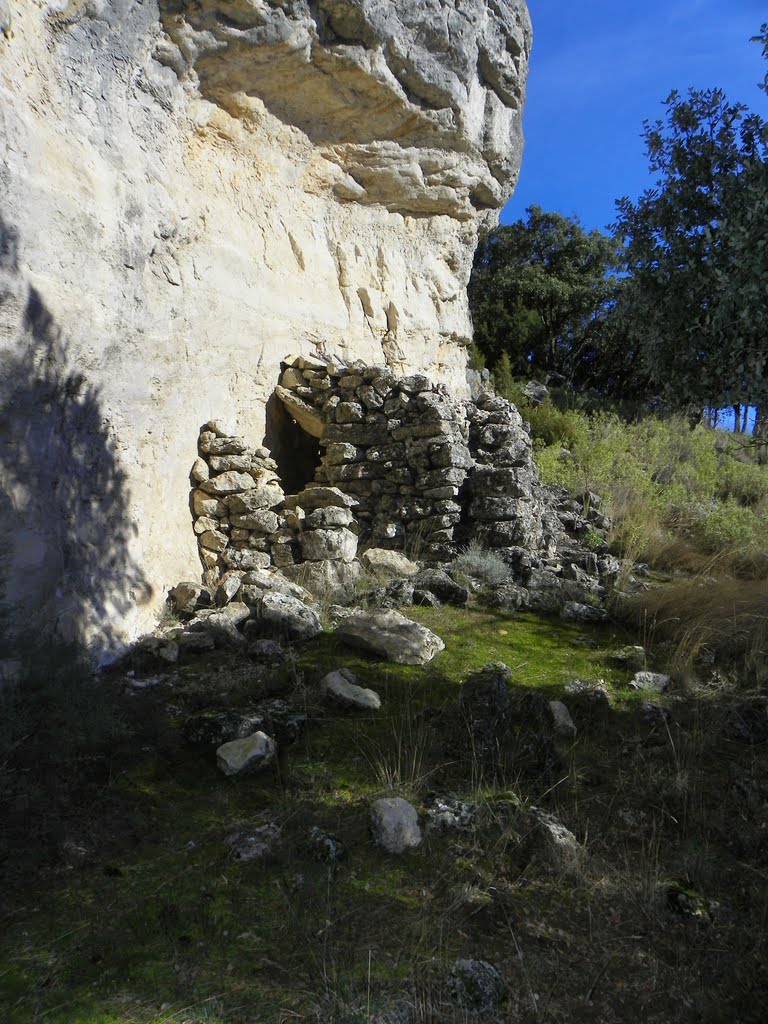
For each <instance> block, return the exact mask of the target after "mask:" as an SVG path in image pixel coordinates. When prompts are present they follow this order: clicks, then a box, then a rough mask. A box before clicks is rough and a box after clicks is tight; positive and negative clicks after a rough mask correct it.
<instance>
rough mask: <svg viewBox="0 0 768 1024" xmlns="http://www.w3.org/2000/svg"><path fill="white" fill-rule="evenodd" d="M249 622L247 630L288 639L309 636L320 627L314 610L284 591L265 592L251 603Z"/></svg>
mask: <svg viewBox="0 0 768 1024" xmlns="http://www.w3.org/2000/svg"><path fill="white" fill-rule="evenodd" d="M252 622H253V625H252V626H251V630H250V631H251V632H255V631H258V632H261V633H262V634H273V635H275V636H279V637H285V638H286V639H288V640H309V639H311V638H312V637H314V636H319V635H320V633H322V631H323V627H322V624H321V622H320V617H319V616H318V614H317V612H316V611H315V610H314V609H313V608H309V607H308V606H307V605H305V604H304V603H303V602H302V601H298V600H297V599H296V598H295V597H290V596H289V595H288V594H278V593H265V594H264V596H263V597H262V598H260V599H259V601H258V602H257V603H256V604H255V606H254V618H253V620H252Z"/></svg>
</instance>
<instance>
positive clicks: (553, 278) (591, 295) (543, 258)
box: [469, 206, 618, 382]
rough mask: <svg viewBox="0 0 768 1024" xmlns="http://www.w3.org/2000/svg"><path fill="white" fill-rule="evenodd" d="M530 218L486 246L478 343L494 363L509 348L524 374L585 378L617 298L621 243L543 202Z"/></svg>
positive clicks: (478, 268) (477, 265)
mask: <svg viewBox="0 0 768 1024" xmlns="http://www.w3.org/2000/svg"><path fill="white" fill-rule="evenodd" d="M527 215H528V216H527V220H520V221H517V222H516V223H515V224H511V225H508V226H504V227H499V228H497V229H496V230H494V231H491V232H490V233H489V234H488V235H487V236H486V237H485V238H484V239H483V240H482V241H481V242H480V245H479V246H478V249H477V252H476V254H475V261H474V267H473V270H472V277H471V280H470V284H469V296H470V305H471V309H472V317H473V321H474V326H475V342H476V344H477V345H478V347H479V348H480V350H481V351H482V352H483V354H484V355H485V356H486V358H488V359H489V361H491V362H492V363H496V362H497V361H498V360H499V359H500V357H501V355H502V354H503V353H505V352H506V353H507V354H508V356H509V358H510V360H511V362H512V366H513V369H514V372H515V373H516V374H517V375H518V376H521V377H527V376H532V375H540V376H545V375H546V374H547V373H548V372H555V373H559V374H562V375H563V376H565V377H566V378H567V379H568V380H570V381H572V382H575V380H576V379H577V378H578V379H579V380H581V381H583V380H584V378H586V377H588V376H589V371H590V365H591V364H592V363H594V362H595V359H596V354H597V352H598V351H599V348H600V338H601V335H602V333H603V332H604V330H605V328H606V324H607V321H608V317H609V315H610V312H611V309H612V307H613V304H614V301H615V289H616V278H615V275H614V271H615V267H616V265H617V260H618V253H617V244H616V242H615V241H614V240H613V239H612V238H610V237H608V236H607V235H604V234H603V233H602V232H600V231H589V232H587V231H585V230H584V228H583V227H582V226H581V224H579V222H578V221H577V220H575V219H572V218H568V217H563V216H562V215H561V214H558V213H545V212H544V211H543V210H542V209H541V208H540V207H538V206H532V207H529V209H528V210H527Z"/></svg>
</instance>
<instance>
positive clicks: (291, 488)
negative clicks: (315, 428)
mask: <svg viewBox="0 0 768 1024" xmlns="http://www.w3.org/2000/svg"><path fill="white" fill-rule="evenodd" d="M264 444H265V445H266V447H267V448H269V450H270V452H271V453H272V458H273V459H274V460H275V462H276V463H277V472H278V475H279V477H280V482H281V483H282V485H283V490H284V491H285V492H286V494H298V492H299V491H302V490H303V489H304V488H305V487H306V485H307V484H308V483H311V482H312V481H313V480H314V479H315V472H316V471H317V469H318V467H319V466H320V461H321V458H322V456H321V452H320V441H319V440H318V438H316V437H313V436H312V435H311V434H308V433H307V431H306V430H304V428H303V427H300V426H299V424H298V423H297V422H296V420H295V419H294V418H293V417H292V416H291V415H290V413H288V412H287V410H286V408H285V406H284V405H283V403H282V402H281V401H280V399H279V398H278V397H277V395H274V394H273V395H271V396H270V398H269V401H268V402H267V409H266V428H265V433H264Z"/></svg>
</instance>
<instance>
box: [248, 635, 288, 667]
mask: <svg viewBox="0 0 768 1024" xmlns="http://www.w3.org/2000/svg"><path fill="white" fill-rule="evenodd" d="M248 657H249V658H253V660H254V661H259V662H261V663H262V664H264V665H268V666H269V667H270V668H277V667H278V666H280V665H282V664H283V663H284V662H285V660H286V659H287V657H288V655H287V654H286V652H285V650H284V649H283V648H282V647H281V646H280V644H278V643H276V642H275V641H274V640H270V639H269V638H266V637H265V638H262V639H260V640H254V642H253V643H252V644H251V645H250V647H249V648H248Z"/></svg>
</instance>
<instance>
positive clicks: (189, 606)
mask: <svg viewBox="0 0 768 1024" xmlns="http://www.w3.org/2000/svg"><path fill="white" fill-rule="evenodd" d="M170 596H171V602H172V603H173V606H174V608H175V609H176V611H177V612H178V613H179V614H180V615H194V614H195V612H197V611H199V610H200V609H201V608H208V607H209V606H210V604H211V592H210V590H208V588H207V587H204V586H202V585H201V584H200V583H187V582H185V583H179V584H178V585H177V586H175V587H174V588H173V590H172V591H171V595H170Z"/></svg>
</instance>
